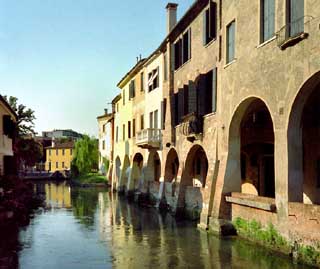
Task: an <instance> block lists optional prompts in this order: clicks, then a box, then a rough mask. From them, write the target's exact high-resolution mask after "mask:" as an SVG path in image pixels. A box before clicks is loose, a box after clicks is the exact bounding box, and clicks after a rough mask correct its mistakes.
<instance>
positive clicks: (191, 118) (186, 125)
mask: <svg viewBox="0 0 320 269" xmlns="http://www.w3.org/2000/svg"><path fill="white" fill-rule="evenodd" d="M180 130H181V133H182V135H184V136H186V137H187V139H188V140H190V141H194V140H196V139H198V136H199V135H200V134H202V132H203V117H201V116H198V115H197V114H196V113H194V112H193V113H190V114H188V115H186V116H184V117H183V119H182V124H181V129H180Z"/></svg>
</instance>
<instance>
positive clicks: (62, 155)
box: [45, 141, 74, 173]
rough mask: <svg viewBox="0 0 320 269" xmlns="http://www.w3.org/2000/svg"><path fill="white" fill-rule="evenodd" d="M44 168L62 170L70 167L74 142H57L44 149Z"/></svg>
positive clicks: (54, 170) (51, 170) (52, 170)
mask: <svg viewBox="0 0 320 269" xmlns="http://www.w3.org/2000/svg"><path fill="white" fill-rule="evenodd" d="M45 150H46V164H45V169H46V170H47V171H49V172H52V173H53V172H56V171H64V170H69V171H70V168H71V162H72V159H73V153H74V152H73V151H74V142H73V141H70V142H64V143H57V144H54V145H52V146H50V147H47V148H46V149H45Z"/></svg>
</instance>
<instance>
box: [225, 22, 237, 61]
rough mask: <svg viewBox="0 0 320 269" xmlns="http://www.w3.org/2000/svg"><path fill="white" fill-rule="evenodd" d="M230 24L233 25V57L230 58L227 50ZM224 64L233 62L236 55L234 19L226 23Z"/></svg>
mask: <svg viewBox="0 0 320 269" xmlns="http://www.w3.org/2000/svg"><path fill="white" fill-rule="evenodd" d="M231 26H233V29H234V30H233V51H232V52H233V55H232V56H233V57H232V59H231V58H230V51H229V41H230V36H229V29H230V28H231ZM226 39H227V40H226V41H227V42H226V64H229V63H231V62H233V61H234V60H235V59H236V57H235V54H236V20H235V19H234V20H232V21H231V22H230V23H229V24H227V26H226Z"/></svg>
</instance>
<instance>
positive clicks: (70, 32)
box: [0, 0, 194, 136]
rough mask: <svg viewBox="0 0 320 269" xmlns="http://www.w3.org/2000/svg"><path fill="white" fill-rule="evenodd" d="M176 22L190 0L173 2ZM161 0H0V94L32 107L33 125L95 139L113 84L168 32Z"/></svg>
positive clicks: (156, 45)
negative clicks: (175, 10) (66, 130)
mask: <svg viewBox="0 0 320 269" xmlns="http://www.w3.org/2000/svg"><path fill="white" fill-rule="evenodd" d="M173 2H175V3H178V4H179V6H178V19H179V18H181V16H182V15H183V14H184V13H185V12H186V10H187V9H188V8H189V7H190V6H191V5H192V3H193V2H194V0H176V1H173ZM167 3H168V1H165V0H139V1H134V0H121V1H112V0H0V94H2V95H8V96H16V97H17V98H18V99H19V103H23V104H24V105H26V106H27V107H29V108H31V109H33V110H34V111H35V116H36V118H37V119H36V120H35V130H36V131H37V132H38V133H39V134H41V132H42V131H46V130H53V129H73V130H75V131H78V132H80V133H86V134H89V135H94V136H96V135H97V133H98V125H97V120H96V117H97V116H99V115H102V114H103V113H104V108H108V109H109V111H111V105H110V104H108V103H110V102H111V100H112V99H113V98H114V97H115V96H116V95H117V94H118V93H120V90H119V89H118V88H117V86H116V85H117V83H118V82H119V81H120V80H121V78H122V77H123V76H124V75H125V74H126V73H127V72H128V71H129V70H130V69H131V68H132V67H133V65H134V64H135V63H136V57H137V56H139V55H140V54H141V55H142V57H148V56H149V55H150V54H151V53H152V52H153V51H154V50H155V49H156V48H157V47H158V46H159V44H160V43H161V41H162V40H163V39H164V37H165V35H166V10H165V6H166V4H167Z"/></svg>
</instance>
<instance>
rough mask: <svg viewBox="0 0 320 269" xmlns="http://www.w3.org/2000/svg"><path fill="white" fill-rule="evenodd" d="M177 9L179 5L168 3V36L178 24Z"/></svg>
mask: <svg viewBox="0 0 320 269" xmlns="http://www.w3.org/2000/svg"><path fill="white" fill-rule="evenodd" d="M177 7H178V4H175V3H168V5H167V6H166V9H167V34H169V33H170V32H171V30H172V29H173V27H175V25H176V23H177Z"/></svg>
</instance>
